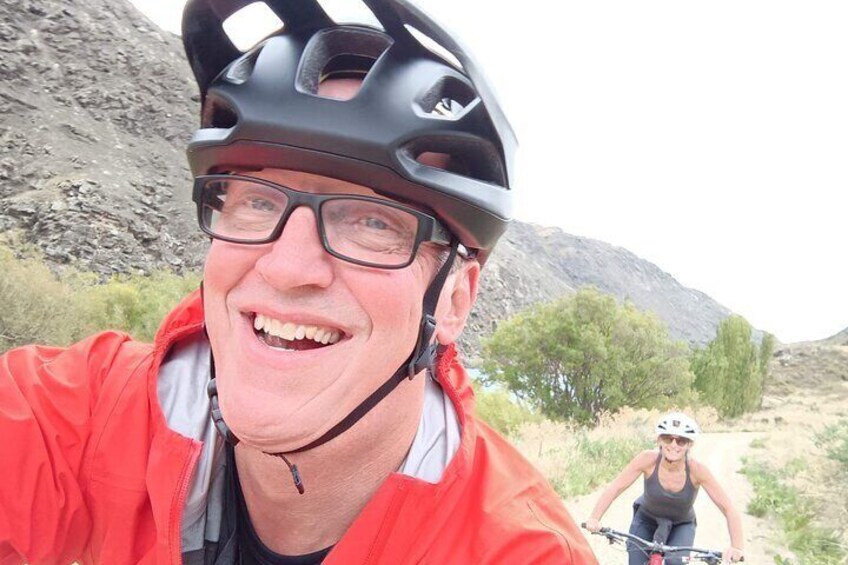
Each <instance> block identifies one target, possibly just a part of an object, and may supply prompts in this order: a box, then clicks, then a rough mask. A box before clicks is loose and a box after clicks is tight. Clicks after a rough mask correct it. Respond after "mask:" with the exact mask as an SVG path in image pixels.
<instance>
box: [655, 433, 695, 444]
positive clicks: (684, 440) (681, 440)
mask: <svg viewBox="0 0 848 565" xmlns="http://www.w3.org/2000/svg"><path fill="white" fill-rule="evenodd" d="M666 438H668V439H667V440H666ZM659 440H660V441H661V442H663V445H671V444H672V443H674V444H677V445H678V446H680V447H689V446H690V445H692V440H691V439H689V438H688V437H681V436H675V435H671V434H660V436H659Z"/></svg>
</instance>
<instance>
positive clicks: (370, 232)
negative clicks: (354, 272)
mask: <svg viewBox="0 0 848 565" xmlns="http://www.w3.org/2000/svg"><path fill="white" fill-rule="evenodd" d="M287 190H291V189H287ZM201 194H202V196H201V198H202V212H201V220H202V222H203V224H204V228H205V229H206V230H208V231H209V232H210V233H211V234H213V235H214V236H216V237H221V238H224V239H228V240H231V241H236V242H244V243H257V242H265V241H270V240H271V239H272V238H273V236H274V235H275V231H276V230H277V229H278V226H279V224H280V221H281V220H282V219H283V217H284V216H285V215H287V214H288V213H290V212H289V210H288V207H289V205H290V203H291V202H292V201H293V200H295V199H296V200H297V202H298V203H302V204H306V205H308V206H310V207H311V208H312V209H313V210H315V209H316V207H317V210H318V214H319V221H318V226H319V231H320V232H321V233H320V235H321V239H322V241H323V242H324V246H325V247H326V248H327V250H328V251H330V252H331V253H333V254H335V255H337V256H341V257H342V258H345V259H349V260H353V261H354V262H364V263H369V264H374V265H382V266H398V265H405V264H407V263H408V262H409V261H410V260H411V258H412V255H413V254H414V252H415V248H416V239H417V235H418V224H419V218H418V217H417V216H415V215H414V214H412V213H410V212H408V211H406V210H405V209H403V208H400V207H397V206H394V205H392V204H389V203H385V202H382V201H380V200H379V199H376V198H371V197H357V196H349V195H348V196H332V195H315V194H310V193H305V192H300V191H294V190H291V195H290V194H288V193H287V192H284V191H282V190H280V189H278V188H275V187H273V186H270V185H266V184H263V183H260V182H251V181H250V180H247V179H244V178H243V177H240V178H231V179H222V178H219V177H218V178H210V179H207V180H206V181H205V184H204V185H203V187H202V192H201ZM294 195H296V196H294Z"/></svg>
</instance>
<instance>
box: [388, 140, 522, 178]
mask: <svg viewBox="0 0 848 565" xmlns="http://www.w3.org/2000/svg"><path fill="white" fill-rule="evenodd" d="M401 154H402V155H406V156H407V157H408V158H412V159H413V160H415V161H417V162H418V163H420V164H422V165H425V166H428V167H433V168H436V169H442V170H445V171H448V172H451V173H454V174H457V175H461V176H464V177H469V178H472V179H475V180H478V181H483V182H488V183H494V184H497V185H499V186H507V180H506V172H505V171H504V169H503V167H502V166H501V164H500V163H501V160H500V159H499V157H498V152H497V150H496V149H495V148H494V146H492V145H491V144H490V143H488V142H487V141H483V140H479V139H468V138H459V137H437V136H431V137H423V138H418V139H416V140H415V141H412V142H410V143H408V144H406V145H405V146H404V147H403V148H402V149H401Z"/></svg>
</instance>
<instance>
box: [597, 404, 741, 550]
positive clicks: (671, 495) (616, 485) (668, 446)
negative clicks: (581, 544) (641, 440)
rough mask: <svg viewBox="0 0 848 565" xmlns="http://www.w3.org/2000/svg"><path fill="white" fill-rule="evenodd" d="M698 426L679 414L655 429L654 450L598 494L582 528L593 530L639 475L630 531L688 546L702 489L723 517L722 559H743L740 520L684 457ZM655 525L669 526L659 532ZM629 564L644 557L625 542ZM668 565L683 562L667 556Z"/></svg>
mask: <svg viewBox="0 0 848 565" xmlns="http://www.w3.org/2000/svg"><path fill="white" fill-rule="evenodd" d="M699 433H700V432H699V429H698V424H697V423H696V422H695V420H693V419H692V418H690V417H689V416H687V415H686V414H682V413H679V412H675V413H672V414H668V415H667V416H664V417H663V418H661V419H660V421H659V422H658V423H657V426H656V436H657V447H658V451H654V450H647V451H643V452H642V453H640V454H639V455H637V456H636V457H634V458H633V460H632V461H630V463H628V464H627V467H625V468H624V470H623V471H622V472H621V473H619V475H618V476H617V477H616V478H615V480H613V482H612V483H610V485H609V486H608V487H607V489H606V490H605V491H604V492H603V494H602V495H601V497H600V498H599V499H598V502H597V503H596V504H595V508H594V510H592V514H591V516H590V517H589V519H588V520H586V529H587V530H589V531H590V532H597V531H599V530H600V528H601V524H600V522H599V521H600V519H601V517H602V516H603V515H604V513H605V512H606V511H607V508H609V506H610V504H612V502H613V501H614V500H615V499H616V498H618V497H619V495H621V493H622V492H624V491H625V490H627V488H628V487H629V486H630V485H632V484H633V482H634V481H635V480H636V479H637V478H639V475H640V474H641V475H642V476H643V477H644V480H645V492H644V494H642V496H640V497H639V498H638V499H637V500H636V501H635V502H634V503H633V521H632V522H631V523H630V533H631V534H633V535H636V536H639V537H641V538H645V539H648V540H650V539H654V540H656V541H659V542H661V543H667V544H669V545H675V546H691V545H692V543H693V542H694V540H695V527H696V525H697V520H696V519H695V511H694V508H693V506H694V504H695V497H696V496H697V495H698V489H699V488H700V487H702V486H703V487H704V490H706V491H707V494H708V495H709V496H710V499H712V501H713V502H714V503H715V505H716V506H718V508H719V510H721V512H722V513H723V514H724V516H725V518H726V519H727V529H728V531H729V532H730V543H731V547H729V548H728V549H727V550H726V551H724V556H725V559H729V560H730V561H739V560H740V559H742V555H743V537H742V520H741V517H740V515H739V513H738V512H737V511H736V508H734V506H733V503H732V502H731V501H730V498H729V497H728V496H727V493H725V492H724V489H722V488H721V485H719V483H718V481H717V480H716V478H715V477H714V476H713V474H712V473H711V472H710V470H709V469H708V468H707V467H706V465H704V464H703V463H700V462H698V461H696V460H695V459H694V458H692V457H690V456H689V450H690V449H691V447H692V445H693V444H694V442H695V439H696V438H697V437H698V434H699ZM660 525H670V531H665V530H668V528H667V527H664V528H660V527H659V526H660ZM627 551H628V554H629V556H630V559H629V565H645V564H646V563H647V557H646V556H645V555H644V553H643V552H642V551H641V550H639V549H638V548H636V547H635V546H633V545H631V544H628V549H627ZM666 563H668V564H669V565H672V564H673V565H678V564H682V563H683V556H672V557H667V558H666Z"/></svg>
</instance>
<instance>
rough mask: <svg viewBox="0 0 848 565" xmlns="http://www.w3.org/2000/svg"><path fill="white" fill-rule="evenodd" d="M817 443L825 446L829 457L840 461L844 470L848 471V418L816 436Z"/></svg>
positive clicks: (819, 445)
mask: <svg viewBox="0 0 848 565" xmlns="http://www.w3.org/2000/svg"><path fill="white" fill-rule="evenodd" d="M816 445H817V446H818V447H823V448H824V449H825V452H826V453H827V456H828V458H830V459H833V460H834V461H836V462H837V463H839V464H840V467H841V469H842V471H843V472H845V473H848V420H841V421H839V422H838V423H836V424H834V425H832V426H828V427H826V428H825V429H824V431H823V432H821V433H820V434H818V435H817V436H816Z"/></svg>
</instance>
